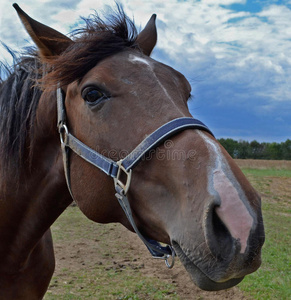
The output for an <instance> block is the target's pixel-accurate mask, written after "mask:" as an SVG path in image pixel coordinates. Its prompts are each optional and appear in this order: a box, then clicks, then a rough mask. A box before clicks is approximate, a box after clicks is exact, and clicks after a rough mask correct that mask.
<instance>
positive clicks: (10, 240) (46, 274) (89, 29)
mask: <svg viewBox="0 0 291 300" xmlns="http://www.w3.org/2000/svg"><path fill="white" fill-rule="evenodd" d="M13 6H14V8H15V9H16V11H17V14H18V16H19V18H20V20H21V22H22V23H23V25H24V27H25V29H26V31H27V32H28V34H29V35H30V37H31V38H32V40H33V41H34V43H35V45H36V48H35V49H34V50H31V51H30V52H28V53H26V54H23V55H22V56H21V57H20V58H19V61H18V62H17V63H16V64H15V65H14V68H13V69H12V70H11V71H10V74H9V75H8V76H7V78H6V79H5V80H4V79H3V80H2V81H1V86H0V113H1V120H0V143H1V150H0V152H1V154H0V216H1V217H0V245H1V246H0V299H14V300H15V299H30V300H32V299H42V298H43V297H44V294H45V293H46V290H47V288H48V285H49V282H50V279H51V277H52V274H53V272H54V267H55V258H54V250H53V241H52V236H51V231H50V227H51V225H52V224H53V223H54V221H55V220H56V219H57V218H58V217H59V216H60V215H61V214H62V212H63V211H64V210H65V209H66V208H67V207H68V206H69V205H70V204H71V203H72V201H73V200H74V201H75V202H76V203H77V205H78V207H79V209H80V210H81V211H82V212H83V213H84V214H85V215H86V216H87V217H88V218H89V219H91V220H93V221H95V222H98V223H112V222H116V223H120V224H122V225H123V226H125V227H126V228H127V229H128V230H130V231H135V232H136V233H137V235H138V236H139V237H140V238H141V239H142V240H143V242H144V243H145V245H146V247H148V249H149V250H150V252H151V254H152V255H153V256H154V257H160V258H162V259H164V260H165V262H166V264H167V266H168V267H172V266H173V261H172V260H174V258H175V256H177V257H178V258H179V259H180V260H181V262H182V264H183V265H184V267H185V269H186V270H187V272H188V273H189V275H190V277H191V278H192V280H193V282H194V283H195V284H196V285H197V286H198V287H200V288H201V289H204V290H208V291H216V290H221V289H227V288H230V287H232V286H235V285H236V284H238V283H239V282H241V281H242V280H243V278H244V277H245V276H246V275H248V274H250V273H252V272H254V271H256V270H257V269H258V268H259V266H260V264H261V248H262V245H263V243H264V226H263V219H262V212H261V199H260V196H259V195H258V193H257V192H256V191H255V189H254V188H253V187H252V186H251V184H250V183H249V182H248V180H247V179H246V177H245V176H244V174H243V173H242V172H241V170H240V169H239V167H238V166H237V165H236V164H235V162H234V161H233V160H232V158H231V157H230V156H229V155H228V153H227V152H226V151H225V150H224V149H223V147H222V146H221V145H220V144H219V143H218V141H217V140H216V139H215V137H214V135H213V134H212V132H211V131H210V129H209V128H208V127H207V126H206V125H204V124H203V123H202V122H201V121H199V120H196V119H194V118H193V116H192V115H191V114H190V112H189V110H188V106H187V101H188V100H189V98H190V96H191V86H190V84H189V82H188V81H187V80H186V78H185V77H184V76H183V75H182V74H181V73H179V72H178V71H176V70H174V69H173V68H171V67H170V66H167V65H165V64H163V63H160V62H158V61H156V60H154V59H153V58H151V57H150V55H151V52H152V50H153V49H154V47H155V45H156V42H157V29H156V15H155V14H154V15H152V17H151V18H150V19H149V21H148V23H147V24H146V26H145V27H144V29H143V30H141V32H139V33H137V29H136V27H135V25H134V23H133V22H132V21H131V20H130V19H129V18H128V17H127V16H126V15H125V13H124V11H123V9H122V7H121V6H118V5H117V8H116V9H115V10H114V11H113V13H112V14H111V15H110V16H107V17H106V19H104V18H101V17H100V16H99V15H98V14H97V13H96V14H93V15H92V16H91V17H90V18H88V19H84V20H85V23H86V24H85V26H84V28H81V29H79V30H76V31H75V32H74V33H73V34H72V36H70V37H68V36H66V35H64V34H62V33H60V32H58V31H56V30H54V29H52V28H50V27H48V26H46V25H44V24H42V23H39V22H38V21H36V20H35V19H33V18H31V17H30V16H29V15H27V14H26V13H25V12H24V11H23V10H22V9H21V8H20V7H19V6H18V5H17V4H13ZM161 243H162V244H161Z"/></svg>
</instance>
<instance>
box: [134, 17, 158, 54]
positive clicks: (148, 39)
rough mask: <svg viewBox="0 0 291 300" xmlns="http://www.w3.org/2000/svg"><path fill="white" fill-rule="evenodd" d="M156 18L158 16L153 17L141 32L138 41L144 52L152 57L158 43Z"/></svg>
mask: <svg viewBox="0 0 291 300" xmlns="http://www.w3.org/2000/svg"><path fill="white" fill-rule="evenodd" d="M156 17H157V15H156V14H153V15H152V16H151V18H150V20H149V21H148V23H147V25H146V27H145V28H144V29H143V30H142V31H141V32H140V34H139V35H138V37H137V40H136V41H137V44H138V45H139V47H140V49H141V50H142V52H143V53H144V54H146V55H148V56H150V54H151V52H152V51H153V49H154V47H155V45H156V43H157V28H156Z"/></svg>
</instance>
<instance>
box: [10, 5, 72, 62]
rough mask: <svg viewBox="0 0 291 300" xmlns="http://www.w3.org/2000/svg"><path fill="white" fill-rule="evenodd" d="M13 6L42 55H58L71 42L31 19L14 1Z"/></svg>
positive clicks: (46, 56)
mask: <svg viewBox="0 0 291 300" xmlns="http://www.w3.org/2000/svg"><path fill="white" fill-rule="evenodd" d="M13 7H14V8H15V9H16V11H17V14H18V16H19V18H20V20H21V22H22V24H23V25H24V27H25V29H26V31H27V32H28V34H29V35H30V37H31V38H32V39H33V41H34V42H35V44H36V45H37V47H38V49H39V51H40V55H41V56H42V57H45V58H48V57H50V56H55V55H59V54H61V53H62V52H63V51H65V50H66V49H67V47H68V46H69V45H70V44H71V43H73V41H72V40H71V39H69V38H68V37H66V36H65V35H63V34H62V33H60V32H58V31H56V30H54V29H52V28H50V27H48V26H46V25H44V24H41V23H39V22H37V21H36V20H34V19H32V18H31V17H30V16H29V15H27V14H26V13H25V12H24V11H23V10H22V9H21V8H20V7H19V6H18V4H16V3H14V4H13Z"/></svg>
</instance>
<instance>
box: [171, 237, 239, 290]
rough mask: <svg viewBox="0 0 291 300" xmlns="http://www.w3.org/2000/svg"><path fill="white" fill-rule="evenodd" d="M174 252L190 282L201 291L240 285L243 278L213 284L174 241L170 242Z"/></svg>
mask: <svg viewBox="0 0 291 300" xmlns="http://www.w3.org/2000/svg"><path fill="white" fill-rule="evenodd" d="M172 245H173V247H174V250H175V252H176V254H177V256H178V257H179V259H180V260H181V262H182V264H183V265H184V267H185V269H186V270H187V272H188V273H189V274H190V277H191V279H192V281H193V282H194V283H195V284H196V285H197V286H198V287H199V288H200V289H202V290H205V291H219V290H224V289H228V288H231V287H233V286H235V285H237V284H238V283H240V282H241V281H242V280H243V279H244V277H241V278H233V279H230V280H228V281H225V282H215V281H213V280H211V279H210V278H209V277H208V276H207V275H206V274H205V273H204V272H202V271H201V269H200V268H199V267H197V266H196V265H195V264H194V263H193V262H192V261H191V260H190V259H189V258H188V257H187V255H186V254H185V252H184V251H183V250H182V248H181V247H180V246H179V244H178V243H177V242H175V241H173V242H172Z"/></svg>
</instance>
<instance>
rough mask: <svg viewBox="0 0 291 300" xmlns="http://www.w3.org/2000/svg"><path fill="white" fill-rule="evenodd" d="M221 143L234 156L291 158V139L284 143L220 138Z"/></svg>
mask: <svg viewBox="0 0 291 300" xmlns="http://www.w3.org/2000/svg"><path fill="white" fill-rule="evenodd" d="M218 141H219V142H220V144H221V145H222V146H223V147H224V148H225V149H226V151H227V152H228V153H229V154H230V155H231V156H232V157H233V158H243V159H244V158H252V159H285V160H291V140H290V139H288V140H286V141H285V142H282V143H275V142H274V143H264V142H263V143H259V142H258V141H256V140H254V141H251V142H248V141H244V140H239V141H235V140H233V139H230V138H227V139H223V138H222V139H219V140H218Z"/></svg>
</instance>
